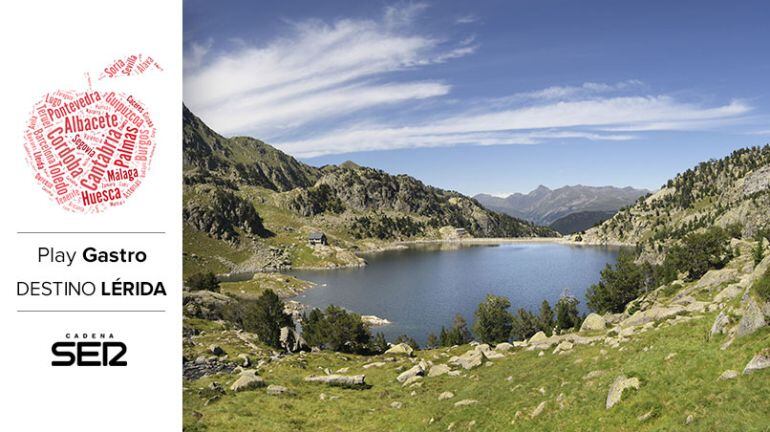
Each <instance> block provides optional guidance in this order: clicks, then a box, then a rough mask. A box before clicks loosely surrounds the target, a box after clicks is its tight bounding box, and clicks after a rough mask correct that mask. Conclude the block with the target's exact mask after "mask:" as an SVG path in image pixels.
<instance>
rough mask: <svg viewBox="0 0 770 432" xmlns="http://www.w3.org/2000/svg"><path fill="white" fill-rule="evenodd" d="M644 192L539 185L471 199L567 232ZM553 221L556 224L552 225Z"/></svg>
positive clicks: (603, 216) (588, 224)
mask: <svg viewBox="0 0 770 432" xmlns="http://www.w3.org/2000/svg"><path fill="white" fill-rule="evenodd" d="M647 193H649V191H648V190H646V189H635V188H632V187H624V188H618V187H614V186H598V187H597V186H583V185H576V186H564V187H560V188H558V189H549V188H547V187H545V186H542V185H541V186H538V187H537V189H535V190H533V191H532V192H530V193H528V194H522V193H515V194H512V195H508V196H507V197H497V196H493V195H488V194H478V195H476V196H474V198H475V199H476V200H477V201H478V202H479V203H481V205H482V206H484V207H486V208H488V209H490V210H493V211H499V212H502V213H505V214H508V215H510V216H513V217H516V218H520V219H525V220H528V221H531V222H534V223H536V224H538V225H549V226H552V228H554V229H556V230H558V231H559V232H561V233H564V234H568V233H572V232H576V231H582V230H584V229H586V228H590V227H591V226H593V225H594V224H596V223H599V222H601V221H603V220H605V219H608V218H610V217H612V215H613V214H615V212H617V211H618V209H620V208H621V207H625V206H627V205H630V204H633V203H634V202H635V201H636V200H637V199H638V198H639V197H640V196H643V195H646V194H647ZM557 222H558V223H557ZM554 223H557V226H558V227H557V226H553V225H552V224H554Z"/></svg>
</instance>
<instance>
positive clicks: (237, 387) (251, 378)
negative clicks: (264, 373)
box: [230, 369, 265, 392]
mask: <svg viewBox="0 0 770 432" xmlns="http://www.w3.org/2000/svg"><path fill="white" fill-rule="evenodd" d="M264 386H265V380H264V379H263V378H262V377H261V376H259V375H257V371H255V370H253V369H248V370H245V371H243V372H241V375H240V376H239V377H238V379H237V380H235V382H234V383H233V385H231V386H230V390H232V391H235V392H240V391H246V390H253V389H255V388H259V387H264Z"/></svg>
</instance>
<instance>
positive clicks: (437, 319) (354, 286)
mask: <svg viewBox="0 0 770 432" xmlns="http://www.w3.org/2000/svg"><path fill="white" fill-rule="evenodd" d="M618 252H619V249H618V248H612V247H599V246H575V245H567V244H560V243H548V242H532V243H526V242H516V243H501V244H492V245H470V246H469V245H457V244H430V245H419V246H409V247H408V248H407V249H401V250H393V251H386V252H378V253H374V254H367V255H364V257H365V259H366V260H367V262H368V265H367V266H366V267H363V268H349V269H347V268H346V269H334V270H294V271H291V272H290V274H291V275H292V276H295V277H298V278H300V279H304V280H308V281H311V282H313V283H315V284H316V286H315V287H313V288H310V289H308V290H306V291H305V292H303V293H301V294H300V295H298V296H296V297H294V298H292V300H296V301H298V302H300V303H303V304H305V305H308V306H311V307H319V308H325V307H326V306H328V305H332V304H333V305H336V306H341V307H343V308H345V309H347V310H350V311H354V312H356V313H359V314H361V315H376V316H377V317H379V318H385V319H387V320H388V321H390V322H391V323H390V324H387V325H383V326H377V327H373V328H372V333H373V334H374V333H376V332H382V333H384V334H385V336H386V337H387V338H388V340H389V341H392V340H393V339H395V338H396V337H397V336H398V335H401V334H407V335H409V336H411V337H413V338H414V339H415V340H417V341H418V342H419V343H420V344H424V343H425V340H426V338H427V335H428V334H429V333H430V332H434V333H435V334H436V335H438V333H439V331H440V330H441V326H446V327H447V328H449V327H450V326H451V325H452V320H453V318H454V316H455V314H457V313H460V314H462V315H463V316H464V317H465V319H466V320H467V321H468V325H469V328H470V325H471V324H472V322H473V312H474V311H475V309H476V306H477V305H478V304H479V303H480V302H482V301H483V300H484V297H485V296H486V294H495V295H502V296H506V297H508V299H510V301H511V312H515V311H516V310H517V309H518V308H525V309H529V310H531V311H532V312H534V313H537V312H538V310H539V308H540V303H542V301H543V299H547V300H548V301H549V302H550V303H551V305H552V306H553V304H554V303H555V302H556V301H557V300H558V299H559V297H560V296H561V295H562V293H564V292H567V293H569V294H570V295H572V296H575V297H577V298H578V299H579V300H580V305H579V307H580V310H581V312H583V313H585V312H586V311H587V308H586V299H585V292H586V290H587V289H588V287H590V286H591V285H592V284H594V283H596V282H598V281H599V276H600V275H599V272H600V271H601V270H602V269H603V268H604V267H605V265H607V264H608V263H610V264H614V262H615V260H616V258H617V254H618Z"/></svg>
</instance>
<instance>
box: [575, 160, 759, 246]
mask: <svg viewBox="0 0 770 432" xmlns="http://www.w3.org/2000/svg"><path fill="white" fill-rule="evenodd" d="M769 211H770V146H764V147H752V148H747V149H741V150H737V151H735V152H733V153H732V154H731V155H729V156H727V157H725V158H723V159H719V160H711V161H708V162H703V163H700V164H699V165H698V166H696V167H695V168H692V169H688V170H687V171H685V172H683V173H681V174H679V175H677V176H676V177H675V178H674V179H672V180H669V181H668V182H667V184H666V185H664V186H663V187H662V188H661V189H660V190H659V191H657V192H655V193H654V194H652V195H650V196H647V197H643V198H640V199H639V200H638V201H637V202H636V203H635V204H634V205H632V206H629V207H626V208H624V209H622V210H620V211H619V212H618V213H617V214H616V215H615V216H613V217H612V218H611V219H609V220H607V221H606V222H604V223H603V224H602V225H600V226H598V227H596V228H593V229H590V230H588V231H587V232H586V234H585V235H583V236H582V238H583V241H585V242H591V243H614V244H627V245H639V247H641V248H644V249H645V250H646V251H647V252H648V253H651V254H652V253H663V252H665V250H666V249H667V248H668V247H669V246H670V245H671V244H673V243H675V242H676V241H677V240H679V239H681V238H682V237H683V236H684V235H686V234H687V233H689V232H692V231H695V230H698V229H701V228H705V227H708V226H712V225H716V226H720V227H723V228H729V229H731V230H733V231H734V230H738V231H739V233H740V234H741V235H743V236H747V237H751V236H754V235H755V234H756V233H758V232H760V231H762V230H764V229H767V228H768V226H769V223H770V221H769V220H768V212H769Z"/></svg>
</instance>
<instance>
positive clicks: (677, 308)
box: [620, 305, 686, 327]
mask: <svg viewBox="0 0 770 432" xmlns="http://www.w3.org/2000/svg"><path fill="white" fill-rule="evenodd" d="M685 310H686V308H685V307H684V306H682V305H671V306H653V307H651V308H650V309H646V310H641V311H638V312H636V313H635V314H633V315H631V316H630V317H628V318H627V319H625V320H623V321H622V322H621V323H620V325H621V327H633V326H638V325H641V324H647V323H648V322H655V321H658V320H662V319H666V318H670V317H673V316H675V315H678V314H680V313H682V312H684V311H685Z"/></svg>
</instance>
